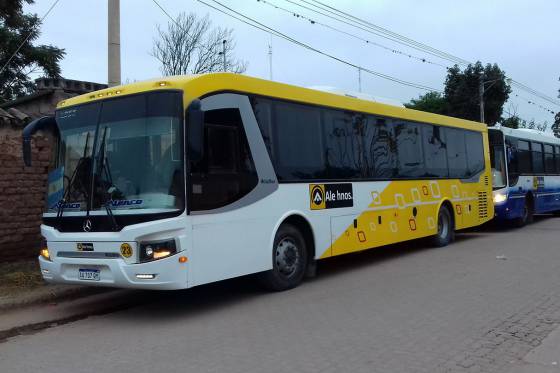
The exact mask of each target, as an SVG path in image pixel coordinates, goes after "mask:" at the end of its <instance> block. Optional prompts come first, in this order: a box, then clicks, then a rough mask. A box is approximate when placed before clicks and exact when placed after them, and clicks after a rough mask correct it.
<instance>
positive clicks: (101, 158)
mask: <svg viewBox="0 0 560 373" xmlns="http://www.w3.org/2000/svg"><path fill="white" fill-rule="evenodd" d="M106 143H107V126H105V128H104V129H103V137H102V139H101V146H100V147H99V153H98V154H97V164H96V168H95V174H94V178H100V177H101V174H102V173H103V171H105V178H106V180H107V183H108V184H109V189H108V190H107V192H106V193H107V194H108V195H109V198H108V199H107V200H106V201H105V202H104V203H103V205H104V206H105V211H107V216H108V217H109V220H110V221H111V225H112V227H113V231H115V232H117V231H119V229H120V228H119V224H118V223H117V219H115V215H114V214H113V209H112V208H111V201H112V200H113V193H114V191H115V190H116V188H115V186H114V185H113V177H112V176H111V170H110V169H109V163H108V162H107V160H106V156H105V147H106ZM101 187H102V186H101Z"/></svg>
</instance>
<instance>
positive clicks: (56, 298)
mask: <svg viewBox="0 0 560 373" xmlns="http://www.w3.org/2000/svg"><path fill="white" fill-rule="evenodd" d="M111 290H114V289H107V288H97V287H87V286H72V285H45V286H43V287H40V288H38V289H35V290H32V291H30V292H28V293H25V294H18V295H14V296H7V297H5V298H0V312H5V311H11V310H14V309H18V308H25V307H31V306H36V305H39V304H45V303H58V302H61V301H67V300H73V299H77V298H82V297H87V296H89V295H94V294H99V293H103V292H107V291H111Z"/></svg>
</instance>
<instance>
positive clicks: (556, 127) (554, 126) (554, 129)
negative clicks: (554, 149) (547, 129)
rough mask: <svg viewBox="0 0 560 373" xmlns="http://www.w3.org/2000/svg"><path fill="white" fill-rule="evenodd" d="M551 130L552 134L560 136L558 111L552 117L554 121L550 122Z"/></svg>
mask: <svg viewBox="0 0 560 373" xmlns="http://www.w3.org/2000/svg"><path fill="white" fill-rule="evenodd" d="M551 128H552V132H553V133H554V136H556V137H560V112H558V113H556V116H555V117H554V123H553V124H552V127H551Z"/></svg>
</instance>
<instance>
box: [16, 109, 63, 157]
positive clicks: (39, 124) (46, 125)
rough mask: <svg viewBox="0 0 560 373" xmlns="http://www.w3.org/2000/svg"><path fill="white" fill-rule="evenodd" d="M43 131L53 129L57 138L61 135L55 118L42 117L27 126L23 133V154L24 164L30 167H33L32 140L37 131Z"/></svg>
mask: <svg viewBox="0 0 560 373" xmlns="http://www.w3.org/2000/svg"><path fill="white" fill-rule="evenodd" d="M42 129H51V130H53V131H54V132H55V133H56V135H57V136H58V135H59V131H58V126H57V125H56V120H55V119H54V117H42V118H39V119H35V120H34V121H33V122H31V123H29V124H28V125H27V126H25V128H24V129H23V133H22V137H23V144H22V152H23V163H24V164H25V165H26V166H28V167H29V166H31V138H32V136H33V135H34V134H35V133H36V132H37V131H39V130H42Z"/></svg>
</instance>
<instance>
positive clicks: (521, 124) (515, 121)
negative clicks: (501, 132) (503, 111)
mask: <svg viewBox="0 0 560 373" xmlns="http://www.w3.org/2000/svg"><path fill="white" fill-rule="evenodd" d="M501 124H502V126H504V127H509V128H513V129H517V128H525V121H524V120H523V119H521V118H519V117H518V116H517V115H512V116H511V117H509V118H505V119H502V122H501Z"/></svg>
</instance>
